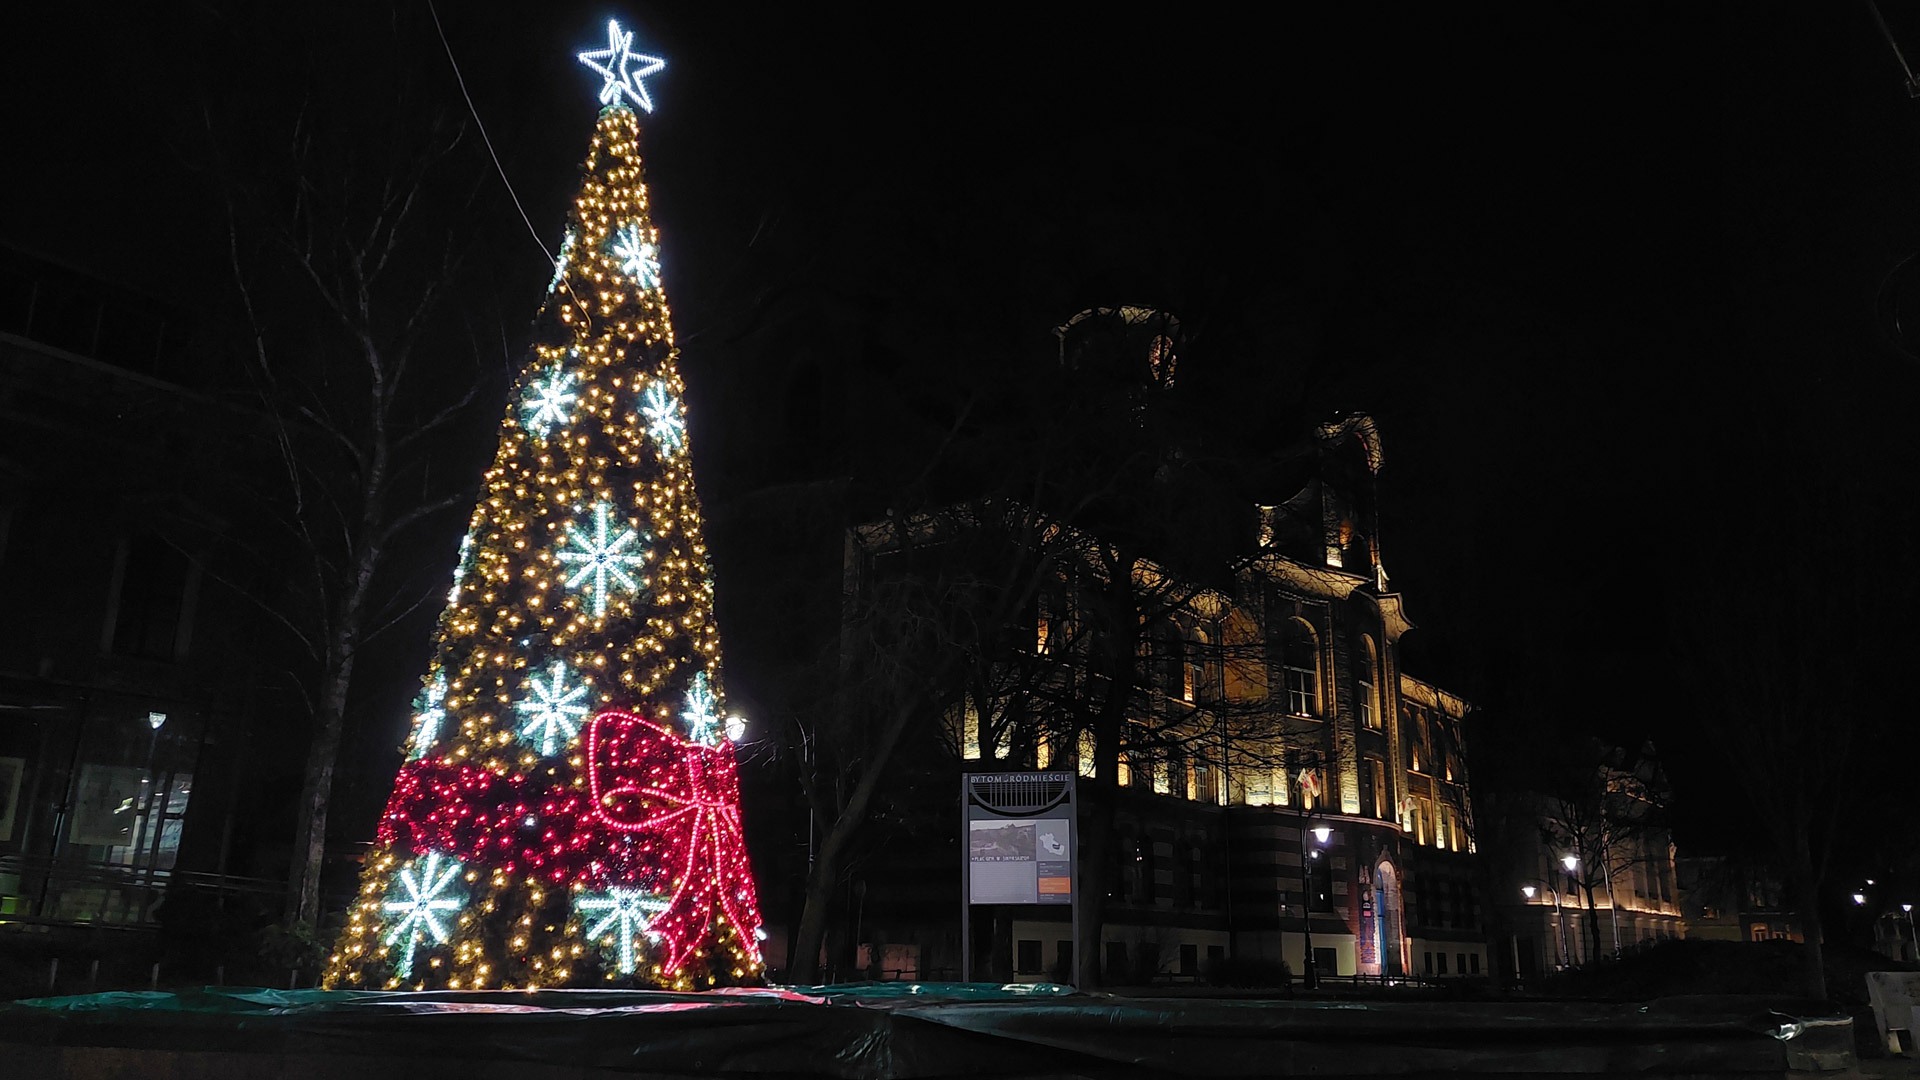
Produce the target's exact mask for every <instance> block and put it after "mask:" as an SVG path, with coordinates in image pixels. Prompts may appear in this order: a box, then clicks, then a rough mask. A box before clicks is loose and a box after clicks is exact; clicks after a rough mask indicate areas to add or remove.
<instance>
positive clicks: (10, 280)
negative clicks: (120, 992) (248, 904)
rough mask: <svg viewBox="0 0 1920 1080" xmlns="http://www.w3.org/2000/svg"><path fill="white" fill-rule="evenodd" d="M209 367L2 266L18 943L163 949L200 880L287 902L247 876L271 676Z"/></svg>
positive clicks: (1, 846)
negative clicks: (231, 545)
mask: <svg viewBox="0 0 1920 1080" xmlns="http://www.w3.org/2000/svg"><path fill="white" fill-rule="evenodd" d="M187 353H188V348H187V342H186V339H185V336H184V334H183V333H182V329H181V327H180V325H179V323H178V321H177V319H175V318H174V317H173V314H172V313H171V312H169V311H168V310H166V309H165V308H163V307H161V306H160V305H157V304H155V303H153V302H151V301H148V300H146V299H144V298H142V297H140V296H139V295H137V294H134V293H131V292H129V291H127V290H122V289H117V288H115V287H113V286H110V285H107V284H104V283H102V282H99V281H97V280H93V279H91V278H89V277H86V276H85V275H82V274H79V273H77V272H74V271H71V270H68V269H66V268H63V267H60V266H58V265H56V264H52V263H49V262H46V261H44V260H40V259H37V258H34V257H31V256H28V255H24V254H22V253H18V252H13V251H0V599H3V601H4V603H5V605H6V608H7V610H8V612H9V614H10V617H9V618H8V619H6V620H5V621H4V622H3V623H0V921H4V923H5V924H6V928H7V930H9V931H14V932H15V933H11V934H8V935H5V941H4V942H0V944H13V943H15V941H16V939H20V938H21V937H22V935H40V936H45V935H48V934H57V933H59V932H60V931H61V930H62V928H72V927H88V928H93V929H99V928H113V929H124V930H130V931H142V930H148V929H152V928H154V927H155V926H156V925H157V924H159V923H160V922H161V921H162V920H163V915H162V912H163V910H164V908H165V907H166V905H167V903H168V902H169V901H177V902H176V903H174V905H173V906H174V908H175V909H176V910H184V908H185V906H186V905H187V904H188V903H189V901H188V900H187V899H185V898H184V897H183V895H182V894H181V892H180V890H179V889H177V888H175V886H177V885H180V884H181V883H182V882H186V881H191V882H193V883H194V884H195V886H196V887H206V888H208V889H211V890H213V891H214V892H215V893H219V894H221V895H230V894H232V893H233V891H234V890H235V889H240V890H242V891H244V890H247V889H250V888H252V889H257V890H258V891H260V892H262V893H263V894H269V893H277V891H278V885H277V883H272V882H249V881H245V880H243V879H241V878H239V877H238V876H236V875H234V874H232V873H230V871H232V870H234V869H235V866H234V865H233V863H232V861H231V860H230V855H231V854H232V852H233V850H234V846H235V840H236V837H235V827H234V826H235V810H234V808H235V798H236V795H237V789H236V784H240V783H241V782H242V780H241V776H242V770H241V769H239V768H238V767H237V762H239V761H240V760H241V755H243V754H244V752H245V746H244V741H245V733H246V731H247V728H248V724H247V723H246V720H247V719H248V717H249V716H250V715H251V713H252V712H254V711H256V710H263V709H265V708H266V706H267V702H266V701H265V700H264V699H263V698H260V697H258V696H257V695H256V691H255V689H254V688H255V687H257V686H258V685H259V684H260V683H261V682H262V681H264V679H263V677H262V675H261V666H262V664H263V662H264V658H263V657H262V655H261V652H260V649H259V640H260V637H261V627H260V625H259V621H258V613H257V612H255V611H253V610H252V609H250V608H249V607H248V606H247V605H246V603H245V602H244V601H243V600H241V599H240V598H239V597H238V596H237V595H236V594H235V593H234V592H233V591H232V589H230V588H228V587H225V586H223V585H221V584H219V580H220V579H221V577H222V575H223V573H231V572H232V571H233V569H234V568H232V567H230V566H222V565H221V563H220V561H219V560H218V558H217V557H216V556H215V555H214V547H215V545H214V544H213V542H212V539H211V538H212V537H214V536H215V535H216V534H218V533H219V532H220V530H221V529H222V528H224V527H226V525H227V524H230V523H229V522H226V521H223V520H222V519H221V518H220V517H219V515H218V513H217V512H216V511H215V509H214V507H215V506H216V505H217V504H218V503H219V502H220V499H219V496H218V494H217V493H218V492H220V491H221V490H222V488H223V487H224V486H226V485H228V484H229V482H230V480H231V477H232V475H233V473H232V471H231V470H232V468H233V466H234V463H235V461H236V454H237V452H236V451H235V448H234V447H233V445H232V444H231V441H230V440H229V438H228V431H229V430H230V429H231V425H230V424H221V423H210V422H209V421H210V420H212V419H214V418H216V417H219V416H222V415H224V414H225V413H226V412H227V407H226V406H224V405H222V404H220V403H218V402H215V401H213V400H212V399H210V398H208V397H205V396H203V395H200V394H197V393H195V392H194V391H193V390H191V389H189V388H188V386H187V385H186V384H185V383H184V382H183V381H182V374H183V372H184V370H185V368H186V367H187V366H188V365H189V362H190V358H189V357H188V356H187ZM267 902H269V903H277V897H276V896H269V897H268V900H267Z"/></svg>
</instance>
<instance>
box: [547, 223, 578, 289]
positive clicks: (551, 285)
mask: <svg viewBox="0 0 1920 1080" xmlns="http://www.w3.org/2000/svg"><path fill="white" fill-rule="evenodd" d="M572 258H573V230H572V229H568V230H567V235H566V236H564V237H562V238H561V240H560V257H559V258H557V259H555V260H553V280H552V281H549V282H547V291H548V292H557V291H559V289H560V283H561V282H563V281H565V280H566V279H567V262H568V260H570V259H572Z"/></svg>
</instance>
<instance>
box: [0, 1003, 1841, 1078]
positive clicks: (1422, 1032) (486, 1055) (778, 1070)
mask: <svg viewBox="0 0 1920 1080" xmlns="http://www.w3.org/2000/svg"><path fill="white" fill-rule="evenodd" d="M1852 1063H1853V1058H1852V1034H1851V1029H1850V1027H1849V1022H1848V1021H1847V1020H1845V1019H1844V1018H1829V1017H1820V1016H1817V1015H1816V1016H1793V1015H1788V1014H1786V1013H1783V1012H1780V1011H1776V1010H1774V1009H1771V1008H1768V1007H1767V1006H1766V1005H1765V1004H1764V1003H1762V1002H1760V1000H1759V999H1744V998H1669V999H1663V1000H1659V1001H1655V1002H1651V1003H1648V1004H1644V1005H1616V1004H1587V1003H1565V1002H1503V1003H1439V1002H1394V1001H1365V1002H1359V1001H1344V1002H1341V1001H1255V1000H1218V999H1202V998H1182V999H1174V998H1145V997H1110V996H1104V995H1093V994H1078V993H1074V992H1072V991H1071V990H1068V989H1066V988H1064V987H1050V986H1041V987H996V986H966V985H955V984H941V985H928V984H918V985H910V984H903V983H883V984H875V985H871V986H838V987H814V988H807V989H802V990H794V989H786V990H736V991H717V992H709V993H700V994H674V993H660V992H649V991H595V990H545V991H537V992H514V991H493V992H478V993H459V992H440V993H378V992H365V991H319V990H306V991H274V990H245V989H232V988H225V989H213V988H209V989H206V990H202V991H197V992H188V993H178V994H172V993H113V994H92V995H87V996H84V997H66V998H40V999H35V1000H29V1001H20V1002H14V1003H12V1004H8V1005H0V1076H6V1077H21V1078H26V1077H37V1076H49V1077H53V1076H58V1077H69V1076H86V1077H102V1078H105V1077H117V1076H127V1077H136V1076H137V1077H181V1078H186V1077H195V1078H206V1080H227V1078H229V1077H232V1078H239V1077H247V1078H250V1080H251V1078H285V1080H294V1078H299V1080H306V1078H308V1077H313V1078H319V1077H327V1078H329V1080H338V1078H340V1077H343V1076H345V1077H360V1076H364V1077H365V1078H366V1080H374V1078H375V1077H376V1076H378V1077H389V1076H390V1077H393V1078H394V1080H434V1078H438V1077H459V1078H461V1080H491V1078H493V1077H512V1078H514V1080H550V1078H555V1080H557V1078H561V1077H567V1078H572V1077H588V1076H602V1075H606V1074H607V1073H610V1072H611V1073H624V1074H641V1075H653V1076H686V1077H696V1076H698V1077H711V1076H753V1077H769V1076H787V1077H844V1078H859V1080H865V1078H872V1080H885V1078H895V1077H944V1076H967V1077H1027V1078H1038V1077H1069V1076H1080V1077H1158V1076H1315V1077H1345V1076H1400V1077H1408V1076H1417V1075H1422V1074H1435V1073H1454V1074H1488V1075H1494V1074H1497V1075H1503V1076H1551V1075H1584V1076H1628V1075H1633V1076H1641V1077H1646V1076H1689V1077H1702V1076H1714V1077H1729V1078H1730V1077H1760V1076H1781V1075H1784V1074H1786V1073H1788V1072H1791V1071H1803V1072H1805V1071H1821V1070H1827V1071H1832V1070H1840V1069H1845V1068H1848V1067H1850V1066H1851V1065H1852Z"/></svg>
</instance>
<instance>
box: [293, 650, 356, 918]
mask: <svg viewBox="0 0 1920 1080" xmlns="http://www.w3.org/2000/svg"><path fill="white" fill-rule="evenodd" d="M342 636H343V637H344V636H345V635H342ZM333 650H338V651H337V652H335V653H334V655H333V657H332V658H331V659H330V662H329V663H328V665H327V667H328V669H329V670H328V671H327V673H326V682H325V684H323V686H322V687H321V691H320V699H319V700H318V701H317V702H316V703H315V706H314V731H313V741H312V742H311V743H310V744H308V746H307V764H306V770H305V775H304V778H303V780H302V783H301V787H300V818H299V822H298V825H297V827H296V829H295V833H294V835H295V837H296V840H295V843H294V849H293V864H292V865H291V866H290V867H288V887H289V889H290V890H291V892H292V897H291V899H292V900H293V906H292V909H291V910H290V911H289V912H288V913H287V916H288V918H287V921H288V923H289V925H291V926H293V927H295V928H297V929H305V930H307V931H309V932H312V931H314V930H316V929H317V928H318V926H319V922H320V875H321V871H322V869H323V868H324V867H325V865H326V856H327V808H328V805H329V804H330V803H331V802H332V801H333V771H334V765H335V763H336V762H337V761H338V760H339V757H340V737H341V732H342V729H343V728H344V727H345V724H346V711H347V688H348V687H349V686H350V685H351V684H352V682H353V665H354V658H355V657H354V646H353V643H351V642H348V641H337V642H336V643H335V645H334V647H333ZM333 650H330V651H333Z"/></svg>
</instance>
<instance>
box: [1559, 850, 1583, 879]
mask: <svg viewBox="0 0 1920 1080" xmlns="http://www.w3.org/2000/svg"><path fill="white" fill-rule="evenodd" d="M1560 865H1561V866H1564V867H1566V868H1567V873H1569V874H1571V873H1573V872H1574V871H1575V870H1578V869H1579V868H1580V856H1578V855H1575V854H1573V853H1572V852H1568V853H1567V854H1565V855H1562V856H1560Z"/></svg>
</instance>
